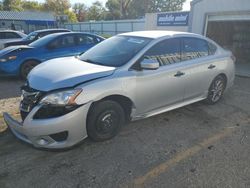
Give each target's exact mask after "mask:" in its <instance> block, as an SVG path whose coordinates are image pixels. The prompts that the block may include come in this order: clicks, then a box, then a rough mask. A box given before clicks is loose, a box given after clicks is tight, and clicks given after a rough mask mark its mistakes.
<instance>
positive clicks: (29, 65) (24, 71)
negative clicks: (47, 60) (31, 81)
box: [20, 60, 39, 79]
mask: <svg viewBox="0 0 250 188" xmlns="http://www.w3.org/2000/svg"><path fill="white" fill-rule="evenodd" d="M38 64H39V62H37V61H35V60H29V61H26V62H25V63H23V65H22V66H21V70H20V76H21V78H22V79H27V76H28V74H29V73H30V71H31V70H32V69H33V68H34V67H35V66H37V65H38Z"/></svg>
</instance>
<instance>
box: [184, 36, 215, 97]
mask: <svg viewBox="0 0 250 188" xmlns="http://www.w3.org/2000/svg"><path fill="white" fill-rule="evenodd" d="M211 45H212V44H211ZM181 51H182V55H181V59H182V64H183V67H185V74H186V84H187V87H186V88H185V96H184V100H191V99H195V98H201V97H205V96H206V94H207V91H208V88H209V86H210V84H211V82H212V80H213V79H214V78H215V76H216V74H217V71H216V70H217V67H216V63H215V62H214V57H213V54H214V53H215V50H211V48H210V47H209V43H208V41H206V40H204V39H200V38H195V37H184V38H182V50H181Z"/></svg>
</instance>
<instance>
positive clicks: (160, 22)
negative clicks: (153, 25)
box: [157, 12, 189, 26]
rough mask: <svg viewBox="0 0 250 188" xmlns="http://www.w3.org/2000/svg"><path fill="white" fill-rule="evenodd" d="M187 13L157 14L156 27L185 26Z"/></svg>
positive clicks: (187, 17)
mask: <svg viewBox="0 0 250 188" xmlns="http://www.w3.org/2000/svg"><path fill="white" fill-rule="evenodd" d="M188 19H189V12H173V13H159V14H157V26H187V25H188Z"/></svg>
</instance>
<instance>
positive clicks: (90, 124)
mask: <svg viewBox="0 0 250 188" xmlns="http://www.w3.org/2000/svg"><path fill="white" fill-rule="evenodd" d="M110 110H112V111H115V112H116V113H117V115H118V116H119V117H118V120H119V123H118V124H116V126H115V130H113V132H110V133H108V134H106V135H105V136H104V135H101V134H99V133H98V131H97V130H96V122H97V119H98V118H99V116H100V115H102V114H103V113H104V112H105V111H110ZM124 123H125V113H124V110H123V108H122V107H121V105H120V104H118V103H117V102H115V101H110V100H107V101H101V102H98V103H95V104H93V105H92V106H91V108H90V111H89V113H88V117H87V134H88V136H89V138H90V139H92V140H94V141H97V142H100V141H105V140H109V139H111V138H113V137H114V136H116V135H117V134H118V132H119V131H120V129H121V127H122V125H123V124H124Z"/></svg>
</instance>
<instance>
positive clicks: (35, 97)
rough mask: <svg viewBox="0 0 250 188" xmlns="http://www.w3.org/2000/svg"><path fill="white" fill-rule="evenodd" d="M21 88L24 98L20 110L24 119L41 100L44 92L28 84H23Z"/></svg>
mask: <svg viewBox="0 0 250 188" xmlns="http://www.w3.org/2000/svg"><path fill="white" fill-rule="evenodd" d="M21 89H22V97H21V98H22V100H21V104H20V111H21V117H22V120H24V119H25V118H26V117H27V116H28V114H29V113H30V112H31V110H32V109H33V108H34V107H35V106H36V105H37V104H38V102H39V100H40V99H41V97H42V96H43V93H42V92H40V91H37V90H35V89H33V88H30V87H28V86H23V87H22V88H21Z"/></svg>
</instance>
